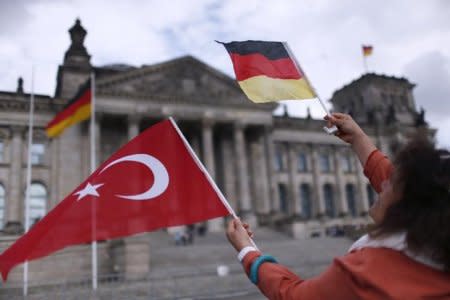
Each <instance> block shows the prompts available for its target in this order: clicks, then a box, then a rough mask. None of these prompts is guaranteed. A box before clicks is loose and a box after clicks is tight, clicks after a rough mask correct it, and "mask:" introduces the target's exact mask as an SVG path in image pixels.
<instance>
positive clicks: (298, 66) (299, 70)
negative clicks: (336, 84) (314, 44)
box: [283, 42, 338, 134]
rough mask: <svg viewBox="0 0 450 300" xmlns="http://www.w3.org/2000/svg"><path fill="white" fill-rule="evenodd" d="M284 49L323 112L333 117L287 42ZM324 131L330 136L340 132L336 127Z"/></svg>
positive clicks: (326, 128)
mask: <svg viewBox="0 0 450 300" xmlns="http://www.w3.org/2000/svg"><path fill="white" fill-rule="evenodd" d="M283 45H284V47H285V48H286V50H287V52H288V54H289V56H290V57H291V58H292V60H293V61H294V62H295V67H296V68H297V71H298V72H299V73H300V74H301V75H303V77H304V78H305V81H306V83H308V85H309V86H310V87H311V89H312V90H313V92H314V94H315V95H316V98H317V99H318V100H319V102H320V105H322V108H323V110H324V111H325V113H326V114H327V115H328V116H330V117H331V114H330V111H329V110H328V108H327V107H326V106H325V103H324V102H323V101H322V99H321V98H320V96H319V94H318V93H317V91H316V89H315V88H314V86H313V85H312V84H311V82H310V81H309V79H308V76H306V73H305V72H303V70H302V68H301V67H300V63H299V62H298V61H297V58H296V57H295V55H294V54H293V53H292V51H291V48H289V45H288V44H287V43H286V42H283ZM323 130H325V132H326V133H328V134H333V133H335V132H337V131H338V129H337V127H336V126H333V127H330V128H328V127H326V126H324V127H323Z"/></svg>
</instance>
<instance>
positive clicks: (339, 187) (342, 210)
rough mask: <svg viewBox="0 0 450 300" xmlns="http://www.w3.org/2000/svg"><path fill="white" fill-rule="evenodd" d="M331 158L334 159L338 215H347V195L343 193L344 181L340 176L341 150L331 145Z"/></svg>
mask: <svg viewBox="0 0 450 300" xmlns="http://www.w3.org/2000/svg"><path fill="white" fill-rule="evenodd" d="M332 153H333V160H334V175H335V178H336V196H337V199H335V203H336V204H338V205H337V207H338V209H339V211H338V214H339V215H347V214H348V213H349V211H348V204H347V195H345V187H344V181H343V178H342V168H341V163H340V156H341V151H339V149H336V148H335V147H333V151H332Z"/></svg>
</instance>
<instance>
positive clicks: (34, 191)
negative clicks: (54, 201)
mask: <svg viewBox="0 0 450 300" xmlns="http://www.w3.org/2000/svg"><path fill="white" fill-rule="evenodd" d="M29 205H30V206H29V222H30V223H29V224H30V226H32V225H33V224H34V223H36V222H37V221H39V220H40V219H42V218H43V217H44V216H45V211H46V207H47V189H46V188H45V186H44V185H43V184H41V183H32V184H31V186H30V202H29Z"/></svg>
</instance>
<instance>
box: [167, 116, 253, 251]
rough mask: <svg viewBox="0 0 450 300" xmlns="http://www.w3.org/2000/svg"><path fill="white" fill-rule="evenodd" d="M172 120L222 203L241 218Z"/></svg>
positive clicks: (231, 212) (174, 123)
mask: <svg viewBox="0 0 450 300" xmlns="http://www.w3.org/2000/svg"><path fill="white" fill-rule="evenodd" d="M169 120H170V122H171V123H172V126H173V127H174V128H175V130H176V131H177V133H178V135H179V136H180V138H181V140H182V141H183V143H184V145H185V146H186V148H187V150H188V151H189V154H190V155H191V156H192V158H193V159H194V161H195V163H196V164H197V166H198V167H199V168H200V170H202V172H203V174H205V175H206V179H208V181H209V183H210V184H211V186H212V187H213V189H214V191H215V192H216V193H217V195H218V196H219V199H220V201H221V202H222V204H223V205H224V206H225V208H226V209H227V210H228V212H229V213H230V215H232V216H233V218H234V219H239V218H238V216H237V215H236V213H235V211H234V209H233V208H232V207H231V205H230V203H228V201H227V199H226V198H225V196H224V195H223V194H222V191H221V190H220V189H219V187H218V186H217V184H216V183H215V182H214V180H213V179H212V177H211V175H209V172H208V170H207V169H206V168H205V166H204V165H203V164H202V162H201V161H200V159H199V158H198V156H197V154H196V153H195V151H194V150H193V149H192V147H191V145H190V144H189V142H188V141H187V140H186V138H185V137H184V134H183V133H182V132H181V130H180V128H178V125H177V123H176V122H175V120H174V119H173V118H172V117H169ZM250 242H251V243H252V245H253V247H255V248H256V249H258V246H256V244H255V242H254V241H253V239H252V238H250Z"/></svg>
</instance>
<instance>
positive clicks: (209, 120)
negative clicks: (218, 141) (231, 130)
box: [202, 117, 216, 127]
mask: <svg viewBox="0 0 450 300" xmlns="http://www.w3.org/2000/svg"><path fill="white" fill-rule="evenodd" d="M215 124H216V121H215V120H214V119H212V118H209V117H204V118H202V126H203V127H213V126H214V125H215Z"/></svg>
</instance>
